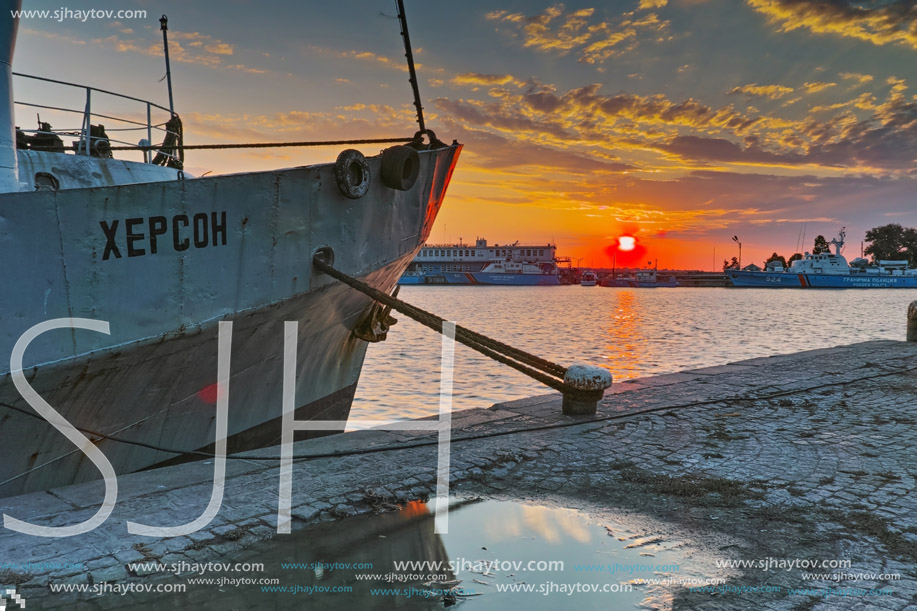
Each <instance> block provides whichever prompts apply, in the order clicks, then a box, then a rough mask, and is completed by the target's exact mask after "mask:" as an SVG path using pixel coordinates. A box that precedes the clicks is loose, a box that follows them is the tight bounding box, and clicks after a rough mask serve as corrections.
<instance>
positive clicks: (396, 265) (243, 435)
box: [0, 145, 461, 496]
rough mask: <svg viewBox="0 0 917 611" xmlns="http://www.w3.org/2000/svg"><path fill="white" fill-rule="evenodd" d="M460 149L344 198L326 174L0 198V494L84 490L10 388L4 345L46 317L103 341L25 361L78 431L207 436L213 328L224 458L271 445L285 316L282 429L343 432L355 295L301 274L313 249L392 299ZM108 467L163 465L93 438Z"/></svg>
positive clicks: (79, 462) (144, 437)
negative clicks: (287, 410) (287, 341)
mask: <svg viewBox="0 0 917 611" xmlns="http://www.w3.org/2000/svg"><path fill="white" fill-rule="evenodd" d="M460 150H461V147H460V146H457V145H453V146H450V147H446V148H442V149H438V150H432V151H421V152H420V165H421V170H420V177H419V178H418V180H417V182H416V184H415V185H414V186H413V187H412V188H411V189H410V190H408V191H395V190H392V189H389V188H387V187H386V186H384V185H383V184H382V182H381V181H380V180H378V178H377V177H378V176H379V164H380V159H379V157H374V158H367V161H368V162H369V165H370V170H371V172H372V176H373V180H372V183H371V187H370V189H369V192H368V193H367V194H366V196H364V197H362V198H361V199H356V200H352V199H347V198H345V197H343V196H342V195H341V193H340V191H339V189H338V187H337V185H336V183H335V180H334V177H333V175H332V166H331V165H330V164H329V165H321V166H310V167H303V168H293V169H287V170H280V171H274V172H263V173H250V174H238V175H230V176H218V177H213V178H202V179H189V180H179V181H173V182H160V183H147V184H136V185H126V186H119V187H102V188H94V189H73V190H62V191H57V192H43V191H39V192H33V193H15V194H6V195H3V196H0V252H2V253H3V255H4V257H3V260H4V262H5V265H4V266H3V268H2V269H0V282H2V286H3V287H4V289H3V293H2V295H0V312H2V319H0V401H2V402H3V403H5V404H9V405H13V406H16V407H18V408H21V409H24V410H25V411H26V412H29V414H31V415H28V414H25V413H21V412H17V411H14V410H11V409H9V408H7V407H4V406H2V405H0V437H2V444H0V496H11V495H15V494H21V493H24V492H29V491H33V490H39V489H46V488H50V487H54V486H60V485H66V484H70V483H76V482H81V481H86V480H89V479H94V478H97V477H99V473H98V471H97V469H96V468H95V467H94V465H93V464H92V463H91V462H90V461H89V460H88V458H87V457H86V456H85V455H84V454H83V453H82V452H81V451H80V450H78V449H77V448H76V447H75V446H73V445H72V444H70V442H69V441H67V439H66V438H65V437H64V436H63V435H61V434H60V433H59V432H57V431H56V430H55V429H54V428H53V427H52V426H51V425H50V424H48V423H47V422H45V421H44V420H42V419H41V418H39V417H37V416H36V415H35V414H34V411H33V410H32V409H31V408H30V407H29V406H28V404H27V403H26V402H25V401H24V400H23V399H22V398H21V397H20V395H19V393H18V392H17V390H16V389H15V388H14V386H13V384H12V379H11V376H10V362H9V357H10V354H11V352H12V349H13V346H14V344H15V343H16V341H17V340H18V339H19V337H20V336H21V335H22V334H23V333H24V332H25V331H27V330H28V329H29V328H31V327H32V326H34V325H35V324H38V323H41V322H44V321H47V320H50V319H55V318H67V317H78V318H89V319H94V320H102V321H107V322H109V324H110V329H111V334H110V335H104V334H100V333H94V332H92V331H87V330H65V329H61V330H55V331H49V332H47V333H45V334H43V335H40V336H39V337H37V338H36V339H35V340H34V341H33V342H32V343H31V344H30V346H29V348H28V349H27V350H26V352H25V361H24V366H23V371H24V373H25V374H26V377H27V379H28V380H29V382H30V384H31V385H32V386H33V388H35V389H36V390H37V391H38V393H39V394H40V395H41V396H42V397H43V398H44V399H45V400H46V401H48V403H50V404H51V406H53V407H54V408H55V409H56V410H58V411H59V412H60V413H61V414H62V415H63V416H64V417H65V418H66V419H67V420H68V421H69V422H70V423H72V424H73V425H75V426H77V427H81V428H85V429H88V430H93V431H100V432H104V433H106V434H110V435H114V436H117V437H119V438H124V439H130V440H136V441H141V442H144V443H147V444H152V445H155V446H157V447H161V448H174V449H182V450H196V449H202V448H207V447H208V446H209V445H210V444H212V443H213V442H214V434H215V431H214V425H215V417H216V407H215V392H214V388H215V386H214V385H215V382H216V376H217V325H218V322H219V321H222V320H230V321H232V322H233V336H232V361H231V378H230V392H229V447H230V451H239V450H244V449H252V448H257V447H264V446H268V445H273V444H275V443H277V442H278V441H279V437H280V426H279V419H280V417H281V404H282V400H281V386H282V385H281V379H282V359H283V354H282V345H283V322H284V321H298V322H299V346H298V355H299V357H298V362H297V372H298V376H297V385H296V402H297V403H296V404H297V405H298V406H300V407H299V410H298V413H297V419H300V420H304V419H309V418H319V419H323V420H324V419H333V420H341V423H342V424H341V426H342V429H343V426H344V421H345V420H346V418H347V414H348V412H349V409H350V403H351V400H352V398H353V393H354V390H355V388H356V384H357V381H358V379H359V374H360V369H361V367H362V363H363V357H364V354H365V349H366V343H365V342H364V341H362V340H360V339H357V338H356V337H354V335H353V334H352V330H353V329H354V327H355V326H356V325H357V324H358V323H359V322H361V320H362V319H363V318H364V317H366V316H367V314H368V311H369V309H370V306H371V305H372V303H371V300H370V299H369V298H367V297H365V296H364V295H362V294H361V293H357V292H356V291H353V290H351V289H349V288H347V287H345V286H343V285H341V284H339V283H336V282H335V281H333V280H332V279H330V278H328V277H326V276H324V275H321V274H318V273H316V272H314V270H313V268H312V265H311V260H312V256H313V253H314V252H315V251H316V250H317V249H319V248H323V247H327V248H331V249H332V250H333V252H334V264H335V267H337V268H339V269H341V270H342V271H344V272H345V273H348V274H351V275H354V276H357V277H360V278H362V279H364V280H365V281H367V282H369V283H370V284H372V285H373V286H375V287H377V288H379V289H381V290H383V291H391V289H392V288H393V287H394V286H395V284H396V283H397V280H398V278H399V277H400V275H401V274H402V272H403V271H404V269H405V268H406V267H407V265H408V264H409V263H410V261H411V260H412V258H413V257H414V256H415V254H416V252H417V250H418V249H419V248H420V246H421V245H422V244H423V242H424V241H425V240H426V238H427V237H428V235H429V232H430V229H431V227H432V223H433V220H434V219H435V217H436V214H437V212H438V210H439V207H440V205H441V204H442V198H443V196H444V194H445V191H446V187H447V186H448V182H449V179H450V177H451V174H452V170H453V168H454V166H455V162H456V160H457V158H458V154H459V151H460ZM98 446H99V447H100V448H101V449H102V451H103V452H104V453H105V455H106V457H107V458H108V459H109V460H110V461H111V463H112V465H113V466H114V467H115V469H116V471H118V472H122V473H123V472H130V471H135V470H138V469H142V468H145V467H149V466H152V465H156V464H161V463H163V462H166V461H170V460H174V459H175V454H171V453H167V452H163V451H158V450H154V449H149V448H143V447H138V446H135V445H128V444H123V443H118V442H114V441H108V440H102V441H99V442H98Z"/></svg>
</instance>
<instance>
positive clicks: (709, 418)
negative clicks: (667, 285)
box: [0, 341, 917, 610]
mask: <svg viewBox="0 0 917 611" xmlns="http://www.w3.org/2000/svg"><path fill="white" fill-rule="evenodd" d="M915 390H917V345H915V344H914V343H907V342H893V341H877V342H867V343H861V344H856V345H852V346H843V347H838V348H831V349H823V350H814V351H809V352H803V353H798V354H791V355H784V356H774V357H769V358H759V359H753V360H749V361H742V362H739V363H735V364H731V365H724V366H718V367H710V368H706V369H698V370H694V371H687V372H682V373H676V374H670V375H662V376H656V377H652V378H644V379H638V380H633V381H627V382H616V383H615V384H614V386H613V387H612V389H611V391H610V392H609V393H608V394H607V395H606V396H605V398H604V399H603V400H602V401H601V402H600V403H599V407H598V411H597V413H596V414H595V415H594V416H566V415H564V414H563V413H562V410H561V401H562V400H561V396H560V395H559V394H556V393H555V394H550V395H544V396H540V397H533V398H528V399H524V400H520V401H514V402H510V403H503V404H498V405H495V406H492V407H490V408H486V409H478V410H471V411H465V412H457V413H455V414H453V417H452V430H453V432H452V439H453V441H452V446H451V469H450V473H451V489H452V491H453V492H454V493H459V494H466V495H481V496H484V497H490V498H520V499H532V500H535V501H538V500H545V501H549V502H551V503H556V504H561V505H566V506H571V507H577V508H580V509H582V510H584V511H589V509H590V507H595V508H610V507H613V508H616V509H620V510H622V511H628V512H634V513H641V514H646V515H647V516H651V517H653V518H654V519H656V520H662V521H665V522H668V523H672V524H674V525H677V526H678V527H681V528H685V529H689V530H691V529H704V530H707V531H710V530H712V531H716V532H719V533H722V534H723V535H728V537H729V538H731V539H735V540H739V541H740V542H741V543H740V544H737V545H732V546H730V549H728V550H725V549H723V550H717V552H718V553H720V554H721V555H722V556H723V557H724V558H725V557H729V558H734V559H739V560H749V561H758V560H760V559H766V558H776V559H825V560H833V559H845V558H849V559H851V560H852V567H851V568H846V569H843V572H845V573H874V574H881V575H889V574H898V575H900V579H897V580H894V579H893V580H888V581H883V578H877V579H866V580H864V579H863V578H862V577H860V578H858V579H857V580H856V581H853V580H852V578H851V580H849V581H848V582H845V581H844V580H840V581H838V582H831V581H828V580H812V579H811V578H810V579H808V580H807V579H805V578H804V577H803V573H804V572H809V571H804V570H802V569H794V570H768V571H765V570H761V569H759V568H746V569H744V570H743V571H742V572H741V574H740V575H739V576H737V577H735V578H733V579H732V580H730V581H729V583H728V585H730V586H734V587H735V590H733V591H732V592H725V593H719V594H715V595H714V594H712V593H710V592H688V591H687V590H686V589H678V590H676V594H675V598H674V600H673V601H672V605H673V607H674V608H675V609H749V608H755V609H858V610H859V609H876V610H878V609H910V608H915V607H914V606H915V605H917V574H915V569H914V567H915V563H917V520H915V516H917V495H915V494H914V488H915V477H917V458H915V456H917V449H915V448H917V443H915V442H917V395H915ZM552 425H558V426H557V427H555V428H550V427H551V426H552ZM428 428H430V427H428ZM531 429H537V430H531ZM494 433H505V434H501V435H499V436H493V434H494ZM437 434H438V433H437V432H436V431H435V430H427V431H418V432H413V431H362V432H356V433H347V434H344V435H338V436H335V437H327V438H322V439H317V440H311V441H307V442H301V443H298V444H296V447H295V451H294V453H295V454H318V453H326V452H344V451H348V450H360V449H365V448H374V447H382V446H388V445H393V444H405V443H411V442H416V441H422V440H430V441H435V440H436V438H437ZM481 434H487V435H490V436H487V437H483V438H474V437H475V436H477V435H481ZM258 454H259V455H264V456H268V455H271V456H273V455H277V454H278V451H277V449H268V450H263V451H260V452H259V453H258ZM436 466H437V447H436V445H430V446H425V447H416V448H412V449H401V450H392V451H386V452H380V453H374V454H364V455H352V456H346V457H337V458H331V459H315V460H309V461H303V462H297V463H295V465H294V472H293V492H292V508H293V509H292V517H293V528H294V531H295V530H296V529H301V528H306V527H308V526H310V525H312V524H315V523H317V522H319V521H322V520H337V519H340V518H343V517H346V516H350V515H355V514H357V513H362V512H368V511H371V510H373V509H378V508H379V506H380V504H382V505H384V504H386V503H388V502H392V501H400V502H405V501H409V500H414V499H418V498H427V497H429V496H432V495H433V494H434V493H435V485H436ZM212 476H213V465H212V464H211V463H210V461H205V462H199V463H192V464H186V465H180V466H176V467H170V468H166V469H160V470H156V471H150V472H144V473H137V474H133V475H129V476H122V477H120V478H119V485H120V489H119V497H118V504H117V506H116V508H115V510H114V513H113V514H112V516H111V517H110V518H109V519H108V521H107V522H105V524H103V525H102V526H101V527H99V528H98V529H96V530H95V531H93V532H91V533H88V534H86V535H80V536H76V537H70V538H66V539H41V538H36V537H32V536H27V535H22V534H18V533H15V532H12V531H10V530H7V529H0V553H2V557H0V564H2V563H20V564H25V563H31V564H32V565H33V566H32V568H30V569H29V570H14V569H9V568H8V569H5V570H3V571H0V585H14V586H15V587H16V589H17V591H18V592H19V593H20V594H22V595H23V596H24V597H25V598H26V599H27V600H28V601H29V602H30V603H32V602H33V601H35V603H34V604H33V605H32V606H34V607H35V608H42V609H55V608H61V609H64V608H66V609H70V608H86V609H106V608H117V602H118V601H117V597H109V598H105V597H96V598H92V599H89V598H88V597H87V596H86V595H81V594H77V593H69V594H62V593H54V594H51V593H50V589H49V584H50V583H100V582H112V583H134V582H143V581H144V580H148V579H153V578H155V579H163V577H162V575H155V576H143V575H138V574H131V573H129V572H128V570H127V566H126V565H127V563H130V562H136V561H142V560H159V561H161V562H163V563H169V562H174V561H177V560H183V561H187V562H208V561H213V560H215V559H218V558H223V559H229V558H233V557H235V556H237V555H238V554H239V553H240V552H242V551H243V550H244V548H246V547H247V546H250V545H252V544H253V543H255V542H257V541H261V540H265V539H270V538H272V537H282V536H284V535H277V534H276V528H277V503H278V487H279V467H278V464H277V463H276V462H269V463H260V462H254V461H239V460H233V461H229V462H228V467H227V482H226V494H225V498H224V500H223V505H222V508H221V510H220V512H219V513H218V515H217V517H216V518H215V519H214V521H213V522H212V523H210V524H209V525H208V526H207V527H206V528H204V529H203V530H201V531H200V532H197V533H194V534H193V535H189V536H184V537H177V538H170V539H152V538H149V537H141V536H135V535H129V534H128V533H127V529H126V526H125V523H126V522H127V521H128V520H131V521H135V522H141V523H143V524H148V525H156V526H170V525H179V524H184V523H186V522H189V521H191V520H193V519H195V518H196V517H197V516H199V515H200V514H201V513H202V512H203V511H204V509H205V507H206V505H207V502H208V500H209V499H210V493H211V486H212ZM102 496H103V486H102V484H101V482H94V483H88V484H83V485H78V486H72V487H68V488H63V489H57V490H52V491H48V492H40V493H33V494H29V495H24V496H20V497H14V498H6V499H0V511H2V513H4V514H8V515H10V516H13V517H15V518H18V519H20V520H27V521H29V522H34V523H37V524H43V525H63V524H70V523H74V522H78V521H82V520H84V519H86V518H87V517H88V516H90V515H92V514H93V513H95V511H96V509H97V507H98V504H99V503H100V502H101V499H102ZM43 562H56V563H67V562H72V563H75V564H84V565H85V566H86V568H85V569H82V568H69V569H53V570H47V569H43V568H42V567H41V566H40V565H41V563H43ZM811 572H816V573H829V572H837V571H836V570H832V569H827V568H826V569H815V570H813V571H811ZM90 573H91V578H90V576H89V574H90ZM173 579H174V580H180V579H182V578H181V577H174V578H173ZM743 586H744V587H747V588H756V587H761V586H780V588H782V590H783V593H780V592H771V593H764V592H756V593H754V594H750V593H749V592H748V590H746V591H744V592H742V591H738V590H740V589H741V588H742V587H743ZM843 587H855V588H863V589H869V588H875V589H879V588H884V589H888V590H890V591H891V593H890V594H889V595H884V596H819V595H815V594H813V595H811V596H798V595H796V596H788V595H787V594H786V589H787V588H843ZM201 596H202V597H206V591H204V592H202V593H201ZM472 602H473V601H472ZM467 604H471V603H467ZM265 608H267V607H265ZM270 608H274V607H270ZM304 608H305V607H304ZM469 608H473V605H472V606H470V607H469Z"/></svg>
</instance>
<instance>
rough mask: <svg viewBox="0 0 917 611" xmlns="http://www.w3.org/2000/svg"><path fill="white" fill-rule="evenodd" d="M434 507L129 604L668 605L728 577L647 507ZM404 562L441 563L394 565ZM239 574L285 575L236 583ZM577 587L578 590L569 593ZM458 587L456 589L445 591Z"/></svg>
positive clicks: (320, 533) (327, 529)
mask: <svg viewBox="0 0 917 611" xmlns="http://www.w3.org/2000/svg"><path fill="white" fill-rule="evenodd" d="M432 508H433V503H432V502H430V503H421V502H414V503H411V504H409V505H408V506H407V507H405V508H404V509H402V510H401V511H398V512H391V513H385V514H381V515H375V516H374V515H364V516H357V517H353V518H347V519H344V520H339V521H334V522H326V523H323V524H320V525H318V526H315V527H312V528H310V529H308V530H302V531H298V532H294V533H293V534H292V535H279V536H275V538H274V539H272V540H270V541H264V542H262V543H259V544H256V545H254V546H251V547H248V548H246V549H245V550H242V551H240V552H237V553H234V554H231V555H229V556H222V557H218V556H216V555H214V557H213V558H212V559H210V561H211V562H214V563H216V562H233V563H235V562H238V563H262V564H263V565H264V570H263V571H260V572H256V571H248V572H208V573H207V574H206V575H204V577H206V578H209V579H213V580H218V579H220V578H224V579H225V582H224V585H221V586H220V585H203V584H200V583H193V582H192V581H189V579H194V578H197V577H200V575H193V574H188V573H186V574H184V575H182V576H179V577H171V578H170V579H169V581H168V582H166V583H185V584H187V591H186V592H185V593H183V594H178V593H171V594H168V595H165V594H160V595H151V594H147V595H143V596H142V597H141V596H139V595H135V594H128V595H126V596H124V597H122V601H123V604H122V605H121V607H120V608H140V607H144V608H146V607H148V606H151V605H153V604H157V605H159V604H161V605H162V606H161V607H160V606H156V608H191V607H193V608H196V609H200V610H202V611H203V610H211V609H213V610H216V609H219V610H227V609H301V608H309V609H335V610H339V609H406V610H415V609H416V610H418V611H420V610H431V609H444V608H446V607H450V608H454V609H463V610H466V611H489V610H496V609H501V610H502V609H505V608H507V607H508V606H509V605H524V606H525V608H526V611H533V610H539V609H557V608H562V607H570V606H571V605H575V606H576V607H577V608H580V609H616V610H617V609H667V608H669V607H670V603H671V600H672V596H673V594H674V593H675V592H676V591H677V590H678V588H679V587H682V586H679V585H677V583H683V580H686V579H687V580H697V581H692V582H690V583H692V584H693V583H707V582H706V581H705V580H706V579H711V578H713V579H723V578H728V577H730V575H729V574H727V573H725V572H724V570H722V569H717V568H716V564H715V562H714V558H720V557H724V554H723V553H722V552H718V553H717V554H716V555H715V556H711V554H710V553H709V552H707V551H705V548H703V547H702V546H701V545H700V544H699V543H698V542H696V541H695V538H694V537H692V536H691V535H686V534H685V533H683V532H682V533H678V532H676V531H674V530H673V529H672V527H671V526H668V525H664V524H662V523H658V522H654V521H651V520H648V519H647V518H646V517H645V516H638V515H633V514H629V515H623V514H609V513H607V512H602V516H601V519H598V518H595V517H590V515H588V514H586V513H582V512H579V511H576V510H573V509H566V508H558V507H546V506H541V505H530V504H525V503H519V502H507V501H478V500H456V499H454V498H453V502H452V505H451V508H450V511H449V528H448V533H446V534H435V533H434V517H433V513H432ZM721 543H722V542H721ZM402 561H414V562H425V561H426V562H427V563H434V564H438V565H440V566H441V567H442V568H432V567H431V566H430V564H426V565H424V566H418V565H413V566H410V567H402V568H396V565H395V563H396V562H398V563H400V562H402ZM551 563H554V564H553V565H552V564H551ZM335 564H337V565H336V566H335ZM292 565H296V566H292ZM329 565H331V566H329ZM341 565H344V566H343V567H342V566H341ZM355 565H358V566H359V568H358V566H355ZM561 567H562V568H561ZM587 567H588V568H587ZM599 567H601V570H599ZM612 569H614V570H612ZM430 575H437V577H430ZM240 579H249V580H253V581H258V580H263V579H276V580H277V582H276V585H264V584H263V583H250V584H245V583H243V584H241V585H232V584H233V583H234V582H233V581H232V580H236V582H235V583H238V580H240ZM641 580H660V581H663V580H669V582H670V583H667V584H658V583H657V584H653V585H651V584H649V583H645V582H644V583H641ZM673 582H675V583H673ZM144 583H150V582H144ZM160 583H162V582H160ZM212 583H215V581H214V582H212ZM571 587H575V588H577V591H575V592H574V593H572V594H570V588H571ZM452 588H455V590H454V593H455V594H457V596H453V595H451V594H447V595H445V596H444V594H443V592H444V591H448V590H450V589H452ZM283 589H286V591H282V590H283ZM396 590H397V592H396ZM590 590H591V591H590ZM546 592H547V594H546ZM472 593H473V594H474V595H473V596H471V595H467V594H472ZM463 594H465V595H463ZM135 605H136V607H135ZM151 608H152V607H151Z"/></svg>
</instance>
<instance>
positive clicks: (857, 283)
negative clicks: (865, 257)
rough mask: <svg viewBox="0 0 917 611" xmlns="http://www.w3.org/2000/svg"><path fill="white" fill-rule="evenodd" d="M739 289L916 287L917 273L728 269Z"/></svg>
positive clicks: (733, 282) (731, 278)
mask: <svg viewBox="0 0 917 611" xmlns="http://www.w3.org/2000/svg"><path fill="white" fill-rule="evenodd" d="M726 274H727V276H728V277H729V279H730V280H731V281H732V284H733V286H736V287H739V288H796V289H798V288H815V289H819V288H821V289H917V276H891V275H887V276H886V275H871V274H849V275H845V274H791V273H786V272H743V271H731V272H726Z"/></svg>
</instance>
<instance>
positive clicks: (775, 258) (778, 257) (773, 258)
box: [764, 253, 787, 269]
mask: <svg viewBox="0 0 917 611" xmlns="http://www.w3.org/2000/svg"><path fill="white" fill-rule="evenodd" d="M771 261H780V264H781V265H783V269H786V268H787V263H786V257H784V256H783V255H778V254H777V253H774V254H772V255H771V256H770V257H769V258H768V260H767V261H765V262H764V267H765V268H766V267H767V264H768V263H770V262H771Z"/></svg>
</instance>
